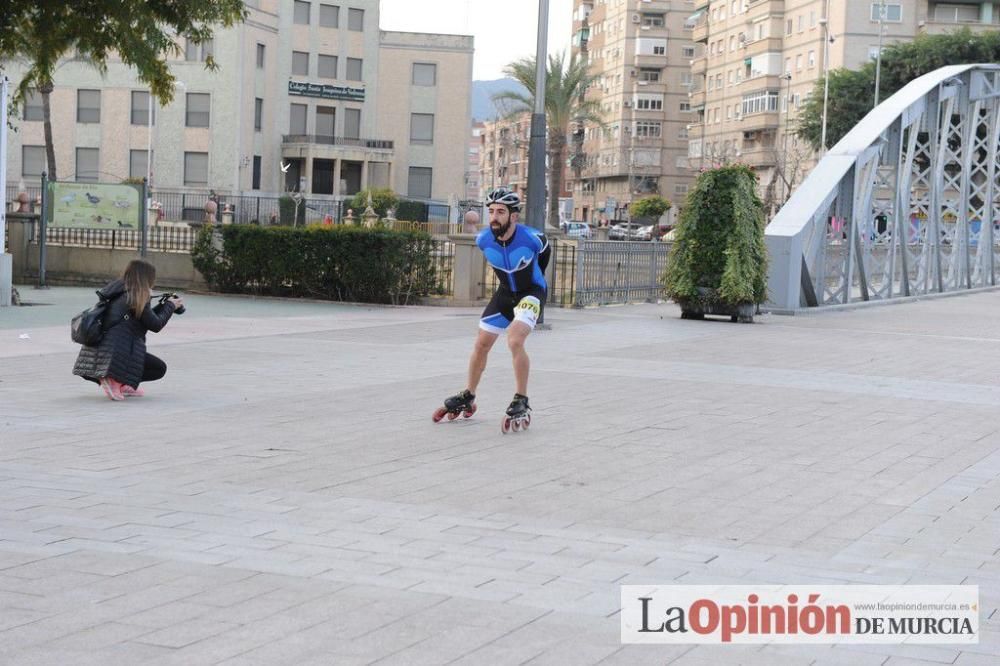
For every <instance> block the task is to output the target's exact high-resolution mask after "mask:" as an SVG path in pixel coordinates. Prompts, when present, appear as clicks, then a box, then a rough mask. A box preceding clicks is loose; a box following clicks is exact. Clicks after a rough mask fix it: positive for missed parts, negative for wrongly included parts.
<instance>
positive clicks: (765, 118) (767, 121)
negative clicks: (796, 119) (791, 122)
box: [737, 111, 782, 132]
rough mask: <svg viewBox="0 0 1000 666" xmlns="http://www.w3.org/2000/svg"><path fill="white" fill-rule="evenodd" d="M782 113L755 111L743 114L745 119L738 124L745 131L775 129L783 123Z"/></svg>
mask: <svg viewBox="0 0 1000 666" xmlns="http://www.w3.org/2000/svg"><path fill="white" fill-rule="evenodd" d="M781 115H782V114H781V113H780V112H778V111H766V112H764V113H754V114H751V115H748V116H743V120H741V121H740V123H739V124H738V125H737V127H739V129H740V130H742V131H744V132H752V131H755V130H768V129H770V130H774V129H778V127H779V126H780V125H781Z"/></svg>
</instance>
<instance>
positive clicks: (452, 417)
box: [448, 412, 458, 421]
mask: <svg viewBox="0 0 1000 666" xmlns="http://www.w3.org/2000/svg"><path fill="white" fill-rule="evenodd" d="M457 418H458V412H448V420H449V421H454V420H455V419H457Z"/></svg>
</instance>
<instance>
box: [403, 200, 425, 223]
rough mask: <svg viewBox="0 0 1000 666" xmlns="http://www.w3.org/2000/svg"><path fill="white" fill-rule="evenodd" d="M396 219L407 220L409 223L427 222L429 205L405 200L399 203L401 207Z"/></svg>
mask: <svg viewBox="0 0 1000 666" xmlns="http://www.w3.org/2000/svg"><path fill="white" fill-rule="evenodd" d="M396 219H397V220H406V221H407V222H426V221H427V204H425V203H424V202H423V201H410V200H409V199H403V200H402V201H400V202H399V207H398V208H397V209H396Z"/></svg>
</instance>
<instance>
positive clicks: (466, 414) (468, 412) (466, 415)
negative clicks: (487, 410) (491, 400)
mask: <svg viewBox="0 0 1000 666" xmlns="http://www.w3.org/2000/svg"><path fill="white" fill-rule="evenodd" d="M475 413H476V406H475V405H472V406H471V407H469V409H467V410H465V411H464V412H462V416H463V417H464V418H469V417H470V416H472V415H473V414H475Z"/></svg>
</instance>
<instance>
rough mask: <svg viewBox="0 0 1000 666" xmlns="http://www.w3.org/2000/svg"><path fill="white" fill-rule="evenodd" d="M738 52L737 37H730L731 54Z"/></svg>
mask: <svg viewBox="0 0 1000 666" xmlns="http://www.w3.org/2000/svg"><path fill="white" fill-rule="evenodd" d="M735 50H736V35H729V52H730V53H732V52H733V51H735Z"/></svg>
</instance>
